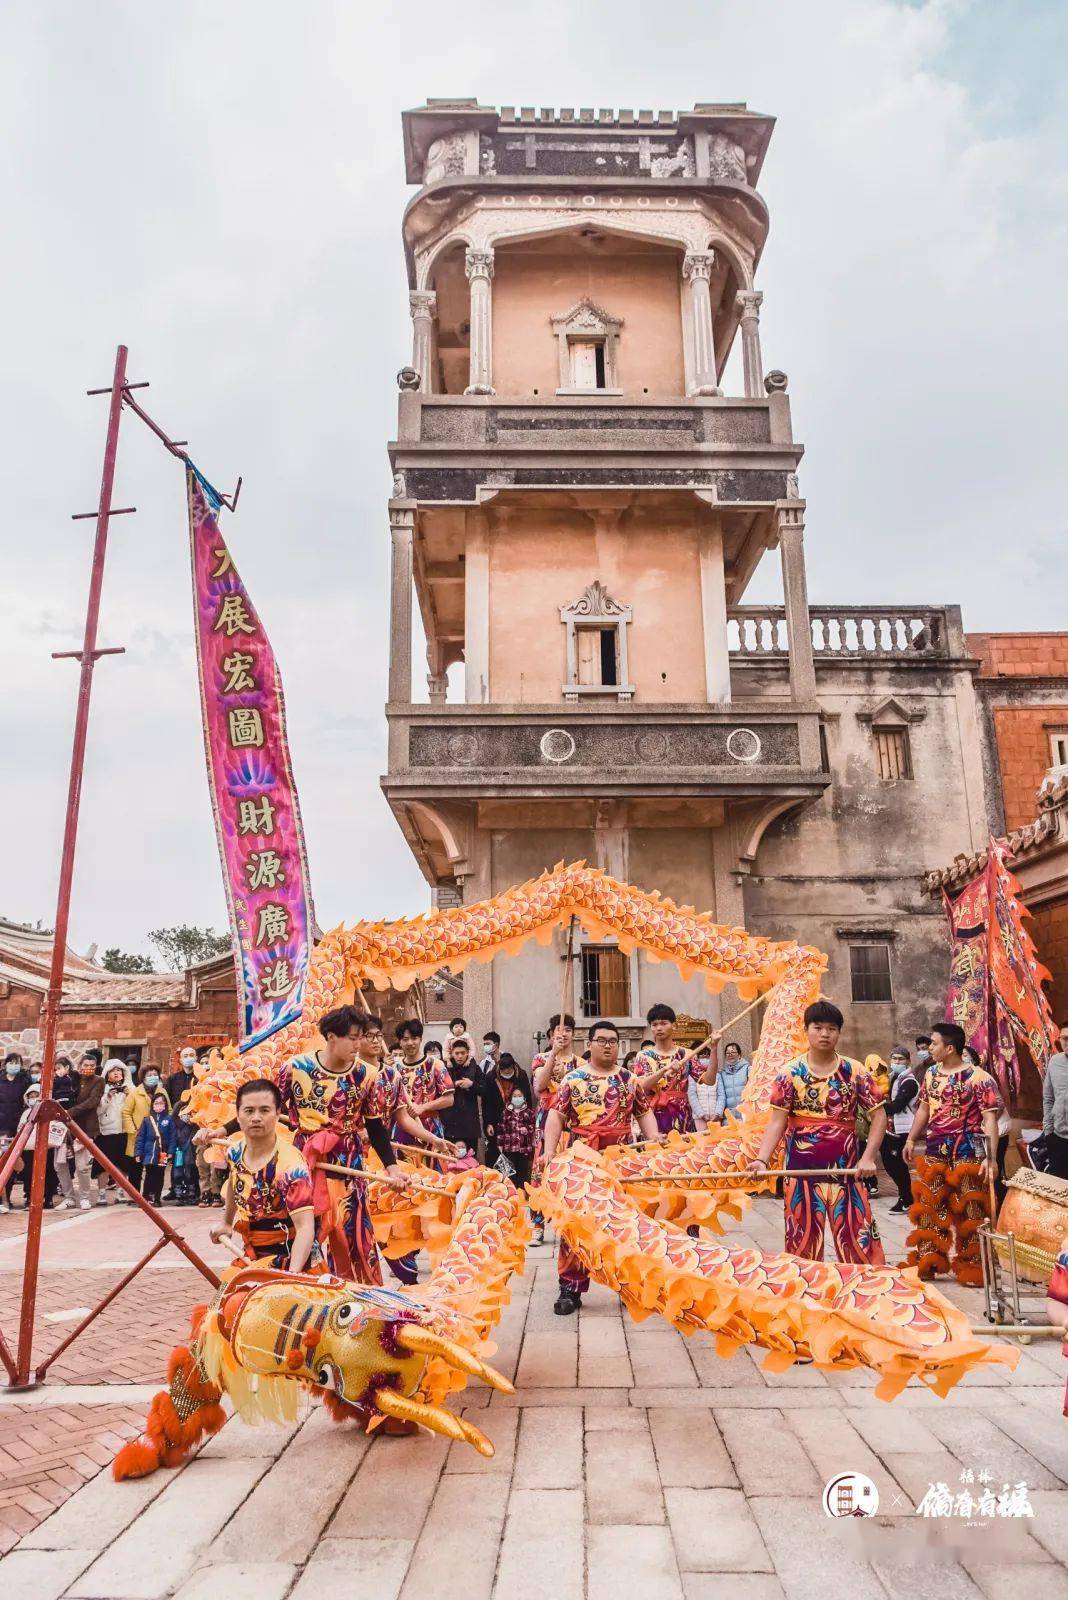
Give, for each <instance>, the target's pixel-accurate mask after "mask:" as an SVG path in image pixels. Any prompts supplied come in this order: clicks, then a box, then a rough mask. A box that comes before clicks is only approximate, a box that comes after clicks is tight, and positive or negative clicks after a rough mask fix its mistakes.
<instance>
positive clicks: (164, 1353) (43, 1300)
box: [0, 1206, 219, 1553]
mask: <svg viewBox="0 0 1068 1600" xmlns="http://www.w3.org/2000/svg"><path fill="white" fill-rule="evenodd" d="M167 1215H168V1218H169V1219H170V1220H171V1222H172V1223H173V1224H174V1225H175V1226H176V1227H177V1228H178V1230H179V1231H180V1232H181V1233H182V1234H183V1235H184V1236H186V1237H188V1238H189V1239H190V1242H191V1243H192V1244H193V1245H194V1247H195V1248H197V1249H199V1250H202V1251H204V1252H206V1253H207V1255H208V1256H209V1257H210V1258H211V1259H212V1260H213V1261H214V1262H215V1263H216V1264H218V1261H219V1253H218V1251H217V1250H216V1249H215V1248H214V1247H213V1246H212V1245H211V1244H210V1243H209V1241H208V1237H207V1233H208V1228H209V1226H210V1224H211V1221H212V1220H214V1219H213V1216H212V1213H209V1212H203V1211H196V1212H189V1211H181V1210H170V1211H168V1213H167ZM25 1231H26V1218H25V1213H22V1212H17V1211H16V1212H14V1213H12V1214H11V1215H9V1216H4V1217H0V1328H3V1330H4V1332H5V1335H6V1337H7V1340H8V1343H9V1345H11V1346H12V1348H14V1345H15V1341H16V1338H17V1334H18V1312H19V1294H20V1287H21V1281H22V1260H23V1245H24V1239H25ZM153 1236H154V1230H153V1228H152V1225H151V1224H150V1223H149V1222H148V1221H147V1219H145V1218H144V1217H143V1216H141V1215H140V1214H138V1213H136V1212H135V1211H134V1209H133V1208H132V1207H125V1206H122V1207H107V1208H98V1209H97V1210H94V1211H92V1212H79V1211H73V1212H72V1211H54V1212H52V1213H51V1214H50V1215H49V1216H48V1217H47V1218H46V1222H45V1239H44V1247H43V1251H42V1271H41V1277H40V1283H39V1296H38V1320H37V1329H36V1337H35V1339H34V1360H35V1363H37V1362H40V1361H41V1360H43V1359H44V1358H45V1357H46V1356H47V1355H48V1354H49V1353H50V1352H51V1351H52V1350H55V1349H56V1348H57V1347H58V1346H59V1345H60V1344H61V1343H62V1341H63V1340H64V1339H65V1338H66V1337H67V1335H68V1334H69V1333H70V1332H71V1331H72V1330H73V1328H74V1327H75V1326H76V1325H77V1323H78V1321H79V1320H80V1317H81V1315H82V1314H84V1312H85V1311H86V1310H87V1309H88V1308H89V1307H90V1306H92V1305H95V1304H96V1303H97V1302H98V1301H99V1300H101V1299H102V1298H103V1296H104V1295H105V1294H107V1292H108V1290H109V1289H111V1288H112V1287H113V1286H114V1285H115V1283H117V1282H118V1280H119V1279H120V1278H121V1277H122V1276H123V1274H124V1272H125V1271H128V1270H129V1268H130V1267H131V1266H132V1265H133V1263H134V1262H135V1261H136V1260H138V1258H139V1257H140V1256H142V1255H143V1254H144V1252H145V1251H146V1250H147V1249H148V1248H149V1246H150V1245H151V1243H152V1240H153ZM206 1294H210V1286H209V1285H208V1284H207V1282H206V1281H205V1280H204V1279H203V1278H202V1277H201V1276H200V1274H199V1273H198V1272H197V1271H196V1269H195V1268H194V1267H192V1266H191V1265H189V1264H188V1263H187V1262H186V1261H185V1258H184V1257H183V1256H182V1255H181V1254H180V1253H179V1252H178V1251H177V1250H175V1249H174V1247H173V1246H171V1245H168V1246H167V1248H166V1250H165V1251H164V1252H163V1253H162V1254H161V1255H160V1256H159V1257H157V1258H156V1261H155V1262H154V1263H153V1264H152V1266H151V1267H149V1268H147V1269H146V1271H145V1272H144V1273H143V1274H142V1275H141V1276H140V1277H138V1278H135V1279H134V1281H133V1283H131V1284H130V1285H129V1286H128V1287H127V1288H126V1289H125V1290H124V1291H123V1292H122V1294H121V1295H120V1296H119V1297H118V1299H116V1300H115V1301H113V1303H112V1304H111V1305H110V1306H109V1307H108V1308H107V1310H106V1311H105V1312H103V1313H102V1315H101V1316H100V1317H99V1318H98V1320H97V1321H96V1322H94V1323H93V1324H92V1325H91V1327H89V1328H88V1329H87V1330H86V1332H85V1333H84V1334H83V1335H82V1336H81V1337H80V1338H79V1339H77V1340H76V1341H75V1343H74V1344H73V1345H72V1346H71V1347H70V1349H69V1350H68V1351H66V1352H65V1353H64V1354H63V1355H62V1356H60V1357H59V1359H58V1360H57V1361H56V1363H55V1365H54V1366H53V1367H52V1368H51V1369H50V1370H49V1373H48V1384H47V1387H48V1389H49V1390H50V1391H53V1392H54V1400H55V1403H54V1404H49V1405H42V1404H41V1403H40V1402H41V1399H42V1398H52V1395H49V1396H47V1397H43V1396H42V1395H41V1394H40V1393H39V1392H37V1393H35V1394H34V1395H33V1396H32V1397H29V1399H28V1403H26V1404H19V1403H18V1402H17V1400H15V1398H14V1397H12V1399H11V1400H10V1401H7V1400H5V1403H4V1404H3V1405H2V1406H0V1553H3V1552H6V1551H8V1550H10V1549H11V1548H12V1547H13V1546H14V1545H15V1544H17V1542H18V1540H19V1539H20V1538H21V1537H22V1536H23V1534H26V1533H29V1532H30V1530H31V1529H32V1528H35V1527H36V1526H37V1524H38V1523H39V1522H41V1521H42V1519H43V1518H44V1517H47V1516H48V1515H49V1514H50V1512H52V1511H53V1510H54V1509H55V1508H56V1506H58V1505H61V1504H62V1503H63V1501H64V1500H66V1499H67V1498H68V1497H69V1496H70V1495H71V1494H73V1493H74V1491H75V1490H77V1489H80V1488H81V1487H82V1485H83V1484H84V1483H85V1482H86V1481H87V1480H88V1479H90V1478H92V1477H94V1476H95V1475H96V1473H97V1472H99V1471H100V1468H101V1467H102V1466H106V1465H107V1463H108V1462H109V1461H110V1460H111V1458H112V1456H113V1455H114V1454H115V1451H116V1450H117V1449H118V1448H119V1446H120V1445H121V1444H122V1443H123V1441H124V1440H126V1439H128V1438H131V1437H133V1435H134V1434H136V1433H138V1432H139V1431H140V1428H141V1425H142V1423H143V1421H144V1414H145V1400H144V1398H143V1397H141V1396H138V1397H137V1399H136V1400H134V1401H130V1400H126V1399H123V1400H122V1401H121V1403H115V1404H110V1403H105V1404H98V1403H93V1404H82V1403H78V1401H77V1400H76V1401H74V1402H73V1403H71V1402H68V1401H67V1400H65V1399H64V1398H63V1397H64V1395H65V1394H66V1393H67V1391H68V1389H69V1386H70V1385H78V1386H82V1387H84V1386H94V1387H97V1386H108V1387H110V1388H115V1386H117V1385H123V1386H128V1385H131V1384H133V1385H143V1386H148V1385H153V1386H156V1385H158V1384H159V1382H160V1381H161V1379H162V1376H163V1374H164V1372H165V1370H166V1365H167V1357H168V1356H169V1354H170V1352H171V1350H172V1349H173V1347H174V1345H175V1344H176V1343H177V1342H178V1340H179V1338H180V1337H182V1335H183V1333H184V1332H185V1331H186V1330H187V1329H188V1325H189V1312H190V1308H191V1307H192V1306H193V1305H195V1304H196V1303H197V1302H198V1301H203V1299H204V1298H205V1295H206ZM53 1386H54V1390H53ZM146 1392H148V1391H147V1388H146ZM102 1398H106V1388H105V1389H104V1390H103V1394H102Z"/></svg>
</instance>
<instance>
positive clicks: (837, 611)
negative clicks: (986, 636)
mask: <svg viewBox="0 0 1068 1600" xmlns="http://www.w3.org/2000/svg"><path fill="white" fill-rule="evenodd" d="M951 609H952V608H949V607H946V606H810V608H809V615H810V617H811V620H812V653H813V655H814V656H815V658H816V659H817V660H823V661H902V660H916V659H917V658H918V657H919V658H922V659H927V660H939V661H941V660H946V659H947V658H949V657H950V656H951V655H953V654H955V653H957V652H956V651H955V650H953V649H951V618H950V616H949V611H950V610H951ZM727 644H728V648H729V650H730V654H731V656H732V658H733V659H734V660H736V661H737V660H748V661H763V660H766V661H775V660H785V659H786V658H787V656H788V654H789V647H788V641H787V633H786V613H785V611H784V609H783V607H782V606H732V607H730V608H729V609H728V612H727Z"/></svg>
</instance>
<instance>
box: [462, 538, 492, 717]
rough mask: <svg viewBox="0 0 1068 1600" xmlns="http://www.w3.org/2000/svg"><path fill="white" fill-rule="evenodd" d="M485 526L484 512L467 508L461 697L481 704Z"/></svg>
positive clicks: (485, 662) (485, 652)
mask: <svg viewBox="0 0 1068 1600" xmlns="http://www.w3.org/2000/svg"><path fill="white" fill-rule="evenodd" d="M489 601H490V575H489V526H488V523H487V520H486V513H485V512H484V511H469V512H468V516H467V540H466V543H465V546H464V699H465V700H466V702H467V704H468V705H469V706H476V705H485V704H486V703H487V701H488V700H489V697H490V681H489V677H490V666H489V655H490V640H489V630H490V603H489Z"/></svg>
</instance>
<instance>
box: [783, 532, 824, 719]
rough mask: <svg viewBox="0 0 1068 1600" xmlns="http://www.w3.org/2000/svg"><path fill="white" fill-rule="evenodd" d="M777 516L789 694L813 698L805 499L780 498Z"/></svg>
mask: <svg viewBox="0 0 1068 1600" xmlns="http://www.w3.org/2000/svg"><path fill="white" fill-rule="evenodd" d="M778 518H779V557H780V560H781V561H782V592H783V600H784V603H785V607H786V632H787V635H788V637H789V642H790V696H791V698H792V699H794V700H814V699H815V698H816V668H815V666H814V664H813V660H812V621H811V618H810V617H809V612H808V580H807V579H806V577H805V502H804V501H803V500H780V501H779V505H778Z"/></svg>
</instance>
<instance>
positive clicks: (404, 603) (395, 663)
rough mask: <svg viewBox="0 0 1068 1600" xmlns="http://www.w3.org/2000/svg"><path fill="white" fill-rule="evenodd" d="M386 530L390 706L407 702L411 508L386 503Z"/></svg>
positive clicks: (409, 687)
mask: <svg viewBox="0 0 1068 1600" xmlns="http://www.w3.org/2000/svg"><path fill="white" fill-rule="evenodd" d="M389 530H390V533H391V534H392V536H393V559H392V564H391V567H390V584H389V699H390V704H391V705H411V703H412V543H413V540H414V537H415V512H414V510H412V509H411V508H410V507H402V506H390V508H389Z"/></svg>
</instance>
